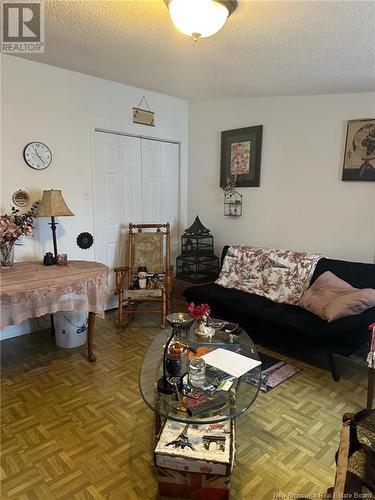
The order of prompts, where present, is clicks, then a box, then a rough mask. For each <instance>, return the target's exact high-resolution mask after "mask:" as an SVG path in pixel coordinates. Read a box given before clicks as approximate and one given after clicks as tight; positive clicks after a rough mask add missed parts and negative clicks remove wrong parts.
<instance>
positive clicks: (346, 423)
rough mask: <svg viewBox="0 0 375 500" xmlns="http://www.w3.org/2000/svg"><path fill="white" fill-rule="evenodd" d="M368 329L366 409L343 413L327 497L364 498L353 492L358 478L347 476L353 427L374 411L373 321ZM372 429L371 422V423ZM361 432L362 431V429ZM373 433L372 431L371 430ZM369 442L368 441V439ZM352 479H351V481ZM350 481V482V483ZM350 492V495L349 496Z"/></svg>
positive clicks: (374, 351)
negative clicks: (333, 479)
mask: <svg viewBox="0 0 375 500" xmlns="http://www.w3.org/2000/svg"><path fill="white" fill-rule="evenodd" d="M369 330H370V331H371V332H372V335H371V341H370V352H369V354H368V357H367V362H368V385H367V404H366V410H362V411H360V412H359V413H357V414H356V415H354V414H353V413H345V414H344V416H343V418H342V421H343V427H342V429H341V434H340V445H339V449H338V452H337V456H336V477H335V484H334V486H333V487H332V488H329V490H328V494H329V495H330V496H329V498H332V499H337V500H342V499H344V498H356V496H355V494H357V498H364V496H362V495H361V491H359V490H358V491H355V492H354V493H353V488H354V489H355V488H356V486H359V483H360V482H361V481H360V480H357V479H354V481H356V482H357V483H358V484H356V483H355V482H354V485H353V479H352V478H351V476H350V475H349V477H348V466H349V460H350V455H351V453H353V451H354V450H355V448H356V447H357V445H359V442H358V443H356V444H355V443H354V442H355V441H357V437H355V435H356V431H355V427H356V425H357V424H358V423H359V422H361V420H362V419H364V418H366V417H369V416H370V415H371V413H374V412H375V410H374V409H373V407H374V386H375V384H374V381H375V323H373V324H372V325H370V326H369ZM371 427H372V429H373V424H372V426H371ZM362 433H363V431H362ZM372 434H373V431H372ZM369 442H370V441H369ZM351 480H352V481H351ZM351 482H352V484H351ZM349 494H351V496H349Z"/></svg>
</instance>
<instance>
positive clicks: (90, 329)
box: [87, 312, 96, 363]
mask: <svg viewBox="0 0 375 500" xmlns="http://www.w3.org/2000/svg"><path fill="white" fill-rule="evenodd" d="M95 316H96V314H95V313H94V312H89V321H88V325H87V352H88V358H89V361H90V363H93V362H94V361H96V356H95V354H94V326H95Z"/></svg>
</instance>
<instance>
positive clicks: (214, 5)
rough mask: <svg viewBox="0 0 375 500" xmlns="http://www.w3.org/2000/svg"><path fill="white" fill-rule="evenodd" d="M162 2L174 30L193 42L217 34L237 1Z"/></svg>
mask: <svg viewBox="0 0 375 500" xmlns="http://www.w3.org/2000/svg"><path fill="white" fill-rule="evenodd" d="M164 1H165V3H166V4H167V6H168V9H169V14H170V16H171V19H172V21H173V24H174V25H175V26H176V28H177V29H178V30H179V31H181V32H182V33H184V34H185V35H189V36H191V37H193V38H194V41H195V42H196V41H197V40H198V38H201V37H207V36H211V35H214V34H215V33H217V32H218V31H219V30H220V29H221V28H222V27H223V26H224V24H225V22H226V20H227V19H228V17H229V16H230V15H231V14H232V13H233V12H234V11H235V10H236V8H237V0H164Z"/></svg>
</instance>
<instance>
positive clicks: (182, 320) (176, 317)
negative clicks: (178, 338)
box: [157, 313, 194, 394]
mask: <svg viewBox="0 0 375 500" xmlns="http://www.w3.org/2000/svg"><path fill="white" fill-rule="evenodd" d="M167 321H168V323H169V324H170V325H171V327H172V332H171V335H170V336H169V338H168V340H167V343H166V344H165V347H164V352H163V376H162V377H161V378H160V379H159V380H158V385H157V388H158V392H161V393H162V394H172V393H173V391H174V387H173V385H172V384H170V383H169V381H168V376H167V373H168V372H167V355H168V349H169V346H170V344H171V342H172V340H173V338H174V337H175V335H177V334H180V333H181V332H182V331H185V332H187V331H188V330H189V329H190V327H191V325H192V324H193V322H194V318H192V317H191V316H189V314H187V313H173V314H168V316H167Z"/></svg>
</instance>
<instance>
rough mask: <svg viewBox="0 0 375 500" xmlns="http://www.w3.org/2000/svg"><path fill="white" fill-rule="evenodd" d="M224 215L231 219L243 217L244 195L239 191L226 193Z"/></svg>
mask: <svg viewBox="0 0 375 500" xmlns="http://www.w3.org/2000/svg"><path fill="white" fill-rule="evenodd" d="M224 215H227V216H230V217H239V216H240V215H242V194H240V193H239V192H238V191H231V192H228V191H226V192H225V193H224Z"/></svg>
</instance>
